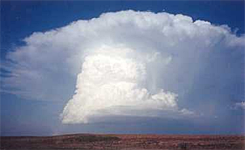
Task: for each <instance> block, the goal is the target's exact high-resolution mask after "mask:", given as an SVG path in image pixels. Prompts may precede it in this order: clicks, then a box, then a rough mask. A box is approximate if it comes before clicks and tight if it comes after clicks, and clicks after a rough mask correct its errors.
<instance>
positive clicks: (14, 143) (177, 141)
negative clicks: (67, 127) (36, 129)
mask: <svg viewBox="0 0 245 150" xmlns="http://www.w3.org/2000/svg"><path fill="white" fill-rule="evenodd" d="M17 149H18V150H19V149H20V150H34V149H42V150H58V149H62V150H68V149H69V150H70V149H74V150H75V149H76V150H78V149H79V150H87V149H89V150H102V149H108V150H142V149H155V150H156V149H158V150H160V149H161V150H245V136H221V135H147V134H146V135H133V134H132V135H128V134H127V135H126V134H122V135H116V134H110V135H107V134H74V135H60V136H50V137H1V150H17Z"/></svg>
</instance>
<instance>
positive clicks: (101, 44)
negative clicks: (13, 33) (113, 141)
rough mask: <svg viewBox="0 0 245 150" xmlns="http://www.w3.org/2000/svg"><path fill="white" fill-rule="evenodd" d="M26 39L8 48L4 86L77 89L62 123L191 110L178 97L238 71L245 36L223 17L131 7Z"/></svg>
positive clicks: (36, 92) (23, 92)
mask: <svg viewBox="0 0 245 150" xmlns="http://www.w3.org/2000/svg"><path fill="white" fill-rule="evenodd" d="M24 41H25V42H26V45H25V46H22V47H17V48H16V49H15V51H14V52H11V53H9V54H8V55H7V59H9V60H11V61H10V62H8V64H7V65H6V67H5V69H7V70H9V71H10V72H11V73H12V74H11V76H10V77H8V78H6V79H4V88H5V89H10V90H12V91H11V92H13V93H16V94H18V95H20V96H22V97H27V98H29V99H39V100H57V99H68V98H69V97H70V98H71V97H72V98H71V99H70V100H69V101H68V103H67V105H66V106H65V108H64V110H63V113H62V114H61V117H62V121H63V123H85V122H89V121H90V118H91V117H96V116H97V117H98V116H108V115H109V116H110V115H119V116H120V115H126V116H127V115H129V116H157V117H162V116H164V115H163V112H170V113H167V114H170V115H180V116H181V115H182V116H183V115H184V116H186V115H194V113H193V112H192V111H190V110H188V109H186V108H184V107H180V106H179V104H178V101H181V100H182V101H183V99H184V98H186V99H188V98H189V97H190V95H193V97H194V95H197V94H199V95H201V97H205V95H202V94H201V93H197V92H196V91H197V90H198V91H202V92H205V91H206V89H207V86H208V87H210V86H211V87H212V86H213V85H215V86H216V87H217V89H222V90H223V87H224V86H229V85H231V82H233V83H234V82H235V81H237V80H238V79H241V78H240V75H241V71H240V69H241V67H243V56H244V51H243V49H244V47H245V44H244V36H240V37H238V36H237V35H235V34H234V33H232V32H231V30H230V28H229V27H228V26H226V25H222V26H217V25H212V24H211V23H209V22H207V21H201V20H196V21H193V20H192V18H191V17H188V16H184V15H180V14H178V15H173V14H169V13H166V12H162V13H152V12H136V11H132V10H129V11H120V12H115V13H104V14H102V15H101V16H100V17H99V18H93V19H90V20H79V21H76V22H73V23H71V24H69V25H67V26H65V27H62V28H58V29H55V30H51V31H48V32H44V33H42V32H39V33H33V34H32V35H31V36H29V37H27V38H26V39H24ZM218 69H219V70H220V71H217V70H218ZM230 72H233V73H234V74H229V73H230ZM237 76H239V78H236V77H237ZM200 79H201V80H200ZM227 79H229V81H227ZM233 80H235V81H233ZM202 81H203V82H202ZM75 82H76V83H75ZM75 87H76V90H75ZM194 87H195V88H194ZM13 89H14V91H13ZM204 89H205V90H204ZM73 90H75V94H74V95H73V96H72V93H71V92H72V91H73ZM195 92H196V93H195ZM224 94H225V92H223V93H222V92H221V93H219V95H215V94H213V95H215V96H216V98H217V97H219V96H220V97H222V96H224ZM178 97H180V98H178ZM196 97H197V96H195V98H196ZM205 98H206V97H205Z"/></svg>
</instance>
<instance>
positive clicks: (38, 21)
mask: <svg viewBox="0 0 245 150" xmlns="http://www.w3.org/2000/svg"><path fill="white" fill-rule="evenodd" d="M128 9H131V10H135V11H150V12H155V13H157V12H162V11H165V12H168V13H171V14H183V15H188V16H190V17H192V18H193V20H199V19H200V20H205V21H209V22H211V23H212V24H214V25H223V24H225V25H228V26H229V27H230V28H231V30H232V32H235V33H236V35H237V36H240V35H243V34H244V2H242V1H240V2H239V1H236V2H229V1H227V2H221V1H215V2H211V1H208V2H205V1H197V2H195V1H184V2H179V1H173V2H169V1H156V2H150V1H142V2H139V1H134V2H128V1H106V2H104V1H103V2H102V1H92V2H89V1H73V2H66V1H58V2H50V1H38V2H32V1H27V2H24V1H20V2H16V1H10V2H7V1H4V2H1V61H2V62H4V61H6V55H7V53H8V52H10V51H14V50H15V49H16V48H17V47H20V46H23V45H25V43H24V42H23V41H22V40H23V39H24V38H25V37H28V36H30V35H31V34H32V33H33V32H45V31H48V30H51V29H55V28H59V27H63V26H66V25H68V24H70V23H71V22H73V21H76V20H80V19H82V20H88V19H91V18H97V17H99V16H100V15H101V14H102V13H106V12H117V11H121V10H128ZM230 54H231V55H233V53H229V55H230ZM242 54H243V53H242ZM229 55H228V54H227V55H224V58H226V57H227V58H228V57H229ZM234 55H236V54H234ZM242 56H244V55H241V58H240V57H234V58H232V59H231V60H229V61H230V62H231V64H233V62H234V64H233V65H234V66H237V68H236V70H235V71H236V72H234V74H235V75H234V76H232V77H234V78H237V80H232V79H229V78H227V80H226V78H225V77H224V80H226V81H227V83H229V86H227V87H226V88H221V87H222V86H217V87H214V88H213V89H214V90H210V89H206V90H203V89H201V88H200V89H198V87H195V88H194V90H191V91H192V94H190V95H186V96H185V97H184V98H186V99H195V100H193V101H192V103H189V102H187V103H186V102H185V101H182V102H181V101H180V105H181V106H183V107H188V108H195V107H196V108H198V109H200V110H202V111H207V112H209V111H212V109H215V113H214V114H212V115H214V117H213V118H212V117H210V118H209V117H204V118H201V117H198V118H195V119H191V120H186V119H175V118H148V117H126V118H123V117H122V118H121V120H119V121H113V119H112V120H110V119H109V120H107V121H101V122H99V123H89V124H76V125H64V124H62V123H61V120H60V118H59V116H60V113H61V112H62V110H63V108H64V106H65V105H66V103H67V100H68V98H70V97H71V96H72V93H73V92H74V90H75V85H74V84H75V82H76V81H75V80H72V81H71V82H72V83H73V85H74V86H73V87H71V88H70V90H69V91H67V94H66V95H65V98H64V100H60V101H52V100H44V101H43V100H33V99H31V98H24V97H22V96H19V95H14V94H11V93H8V92H6V89H4V90H1V135H53V134H62V133H78V132H79V133H80V132H93V133H156V134H241V133H244V110H243V109H241V108H235V104H236V103H239V102H241V101H244V96H243V94H244V93H243V92H244V87H243V71H242V70H243V67H244V64H240V65H236V63H237V62H238V61H236V59H237V58H238V59H239V60H242V59H243V57H242ZM222 58H223V56H222ZM215 60H219V58H210V62H212V61H213V63H214V64H215V63H216V65H214V68H218V69H219V67H220V66H219V65H218V64H219V63H220V64H222V63H223V61H224V60H220V61H218V62H216V61H215ZM1 65H2V64H1ZM208 68H210V67H208ZM220 69H222V67H220ZM210 70H211V71H210V72H212V69H210ZM201 73H202V72H201ZM203 73H204V74H205V73H206V72H203ZM216 73H217V74H218V75H219V73H220V74H221V73H224V72H222V71H218V72H216ZM217 74H213V76H215V75H217ZM8 76H9V72H8V71H6V70H5V69H3V68H1V82H2V81H3V80H4V79H5V78H6V77H8ZM209 76H210V74H208V73H207V79H202V80H203V82H202V81H199V79H197V80H198V81H195V83H196V84H198V85H199V84H200V85H205V81H207V82H208V78H209ZM215 79H216V78H215ZM217 79H220V80H222V81H223V79H222V77H221V78H217ZM214 82H215V83H216V80H215V81H214ZM220 82H221V81H220ZM220 82H219V81H217V84H219V83H220ZM170 86H171V85H170ZM211 88H212V87H211ZM2 89H3V88H2ZM170 89H171V88H170ZM173 90H174V88H173ZM4 91H5V92H4ZM200 91H202V92H203V93H204V94H205V96H203V95H202V96H203V97H205V98H206V99H207V100H205V101H204V100H201V99H200V95H201V93H200ZM42 92H43V91H42ZM219 92H220V93H225V94H223V95H222V94H221V95H219V94H217V93H219ZM203 93H202V94H203ZM208 95H212V96H208ZM214 98H216V99H215V100H214ZM202 105H205V106H207V107H203V108H202V107H201V106H202ZM223 106H225V107H223ZM207 108H209V109H207ZM216 115H217V116H218V117H215V116H216Z"/></svg>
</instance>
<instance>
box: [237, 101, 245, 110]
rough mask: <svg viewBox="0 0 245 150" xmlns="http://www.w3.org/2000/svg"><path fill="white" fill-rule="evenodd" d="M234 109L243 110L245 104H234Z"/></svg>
mask: <svg viewBox="0 0 245 150" xmlns="http://www.w3.org/2000/svg"><path fill="white" fill-rule="evenodd" d="M235 108H242V109H244V110H245V102H240V103H236V104H235Z"/></svg>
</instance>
